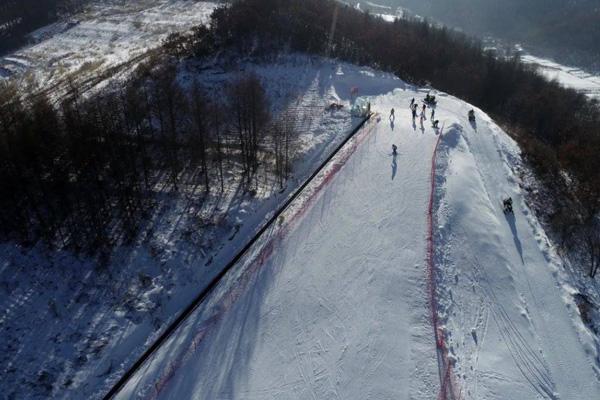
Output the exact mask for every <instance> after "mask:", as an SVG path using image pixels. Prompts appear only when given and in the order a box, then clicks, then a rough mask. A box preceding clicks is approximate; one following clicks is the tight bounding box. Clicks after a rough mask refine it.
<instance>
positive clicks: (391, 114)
mask: <svg viewBox="0 0 600 400" xmlns="http://www.w3.org/2000/svg"><path fill="white" fill-rule="evenodd" d="M395 119H396V116H395V115H394V109H393V108H392V110H391V111H390V121H394V120H395Z"/></svg>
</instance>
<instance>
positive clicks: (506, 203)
mask: <svg viewBox="0 0 600 400" xmlns="http://www.w3.org/2000/svg"><path fill="white" fill-rule="evenodd" d="M502 206H503V207H504V214H513V200H512V198H511V197H509V198H506V199H504V200H502Z"/></svg>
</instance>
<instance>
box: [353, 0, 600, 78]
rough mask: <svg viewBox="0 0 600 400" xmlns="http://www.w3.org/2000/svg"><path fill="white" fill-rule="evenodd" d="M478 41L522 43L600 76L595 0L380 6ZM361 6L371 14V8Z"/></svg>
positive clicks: (402, 1) (599, 12) (439, 0)
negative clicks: (400, 10)
mask: <svg viewBox="0 0 600 400" xmlns="http://www.w3.org/2000/svg"><path fill="white" fill-rule="evenodd" d="M375 3H378V4H384V5H388V6H390V7H398V6H402V7H407V8H408V9H409V10H411V11H412V12H414V13H416V14H419V15H422V16H426V17H428V18H433V19H435V20H437V21H440V22H442V23H443V24H446V25H448V26H452V27H456V28H460V29H462V30H463V31H465V32H468V33H470V34H475V35H478V36H480V37H483V36H486V35H491V36H493V37H495V38H497V39H503V40H508V41H511V42H513V43H520V44H523V45H525V46H526V47H527V48H529V49H531V50H534V51H535V52H536V53H539V54H541V55H545V56H547V57H552V58H555V59H557V60H558V61H560V62H562V63H567V64H574V65H578V66H581V67H586V68H588V69H592V70H600V46H599V45H598V43H599V40H600V8H599V7H598V1H596V0H578V1H565V0H527V1H520V0H502V1H499V0H452V1H448V0H379V1H375ZM363 5H364V7H365V8H368V7H369V6H368V4H364V2H363Z"/></svg>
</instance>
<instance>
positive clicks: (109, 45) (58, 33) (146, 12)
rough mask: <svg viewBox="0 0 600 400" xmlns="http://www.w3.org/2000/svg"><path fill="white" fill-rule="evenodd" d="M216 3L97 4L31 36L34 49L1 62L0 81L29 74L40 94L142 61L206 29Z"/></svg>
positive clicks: (138, 0)
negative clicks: (170, 41) (178, 36)
mask: <svg viewBox="0 0 600 400" xmlns="http://www.w3.org/2000/svg"><path fill="white" fill-rule="evenodd" d="M217 6H218V2H215V1H195V0H133V1H121V0H107V1H96V2H93V3H92V4H91V6H90V7H89V8H88V9H87V11H86V12H85V13H82V14H80V15H76V16H74V17H72V18H71V19H70V20H68V21H63V22H57V23H55V24H52V25H50V26H47V27H44V28H41V29H39V30H37V31H35V32H33V33H31V35H30V36H31V38H32V41H33V42H34V44H32V45H31V46H27V47H25V48H23V49H20V50H18V51H16V52H14V53H13V54H10V55H7V56H5V57H0V78H2V77H3V76H4V77H9V76H14V77H19V76H22V75H23V74H25V73H31V74H33V76H34V77H35V78H36V80H37V82H39V84H40V85H42V88H45V87H49V86H51V85H52V84H54V83H56V82H57V81H60V80H61V79H64V78H65V77H66V76H68V75H70V74H73V73H76V74H79V75H84V76H95V75H97V74H99V73H100V72H101V71H103V70H106V69H107V68H110V67H115V66H118V65H120V64H122V63H126V62H128V61H130V60H133V59H137V58H139V57H141V56H143V55H144V54H145V53H146V52H147V51H148V50H149V49H152V48H155V47H157V46H159V45H160V44H161V41H162V40H163V39H164V38H165V37H166V36H167V35H168V34H170V33H173V32H181V31H186V30H188V29H190V28H192V27H193V26H196V25H200V24H204V23H207V22H208V20H209V17H210V14H211V13H212V11H213V10H214V9H215V7H217Z"/></svg>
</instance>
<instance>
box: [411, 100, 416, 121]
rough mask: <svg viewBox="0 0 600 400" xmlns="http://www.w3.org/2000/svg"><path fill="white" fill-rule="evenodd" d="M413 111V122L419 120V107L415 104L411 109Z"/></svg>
mask: <svg viewBox="0 0 600 400" xmlns="http://www.w3.org/2000/svg"><path fill="white" fill-rule="evenodd" d="M411 110H412V117H413V121H414V120H415V119H416V118H417V105H416V104H413V105H412V107H411Z"/></svg>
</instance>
